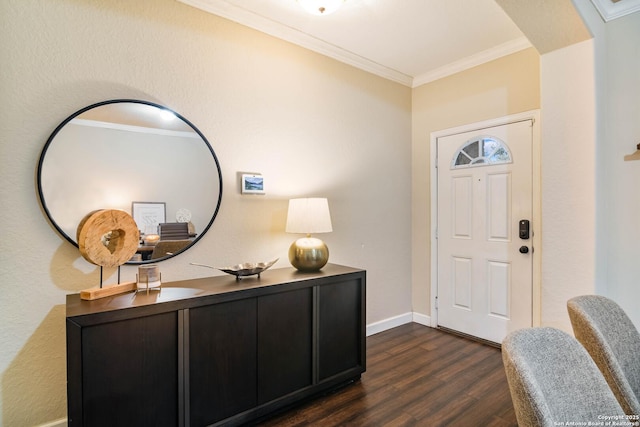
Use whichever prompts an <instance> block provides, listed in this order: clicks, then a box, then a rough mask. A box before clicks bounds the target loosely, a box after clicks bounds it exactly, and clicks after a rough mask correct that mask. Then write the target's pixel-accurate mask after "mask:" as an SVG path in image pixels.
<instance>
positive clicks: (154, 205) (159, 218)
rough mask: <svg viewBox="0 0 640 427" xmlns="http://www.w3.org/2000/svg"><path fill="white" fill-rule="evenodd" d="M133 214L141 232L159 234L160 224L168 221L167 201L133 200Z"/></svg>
mask: <svg viewBox="0 0 640 427" xmlns="http://www.w3.org/2000/svg"><path fill="white" fill-rule="evenodd" d="M131 216H132V217H133V220H134V221H135V222H136V224H137V226H138V230H140V233H141V234H158V224H160V223H162V222H166V218H167V205H166V203H165V202H131Z"/></svg>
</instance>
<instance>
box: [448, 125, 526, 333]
mask: <svg viewBox="0 0 640 427" xmlns="http://www.w3.org/2000/svg"><path fill="white" fill-rule="evenodd" d="M532 123H533V121H532V120H525V121H521V122H516V123H510V124H505V125H501V126H495V127H490V128H486V129H482V130H479V131H472V132H464V133H459V134H455V135H449V136H443V137H439V138H438V139H437V192H438V195H437V201H438V208H437V215H438V216H437V251H438V254H437V256H438V261H437V263H438V273H437V281H438V283H437V305H436V307H437V322H438V326H441V327H445V328H448V329H452V330H455V331H458V332H462V333H465V334H468V335H472V336H475V337H478V338H482V339H485V340H488V341H492V342H496V343H501V342H502V340H503V339H504V337H505V336H506V335H507V334H508V333H509V332H511V331H513V330H516V329H520V328H524V327H530V326H532V283H533V277H532V269H533V262H532V249H533V248H532V243H531V242H532V241H533V238H532V236H531V230H532V229H533V227H532V224H530V227H529V229H530V231H529V235H528V236H526V235H524V234H523V235H521V234H520V231H522V232H523V233H524V232H525V231H526V230H525V229H524V228H526V225H527V224H526V222H524V221H531V220H532V213H533V209H532V191H533V189H532ZM521 222H523V224H522V227H523V229H522V230H521Z"/></svg>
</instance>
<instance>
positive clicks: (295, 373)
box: [258, 288, 313, 404]
mask: <svg viewBox="0 0 640 427" xmlns="http://www.w3.org/2000/svg"><path fill="white" fill-rule="evenodd" d="M312 301H313V291H312V289H311V288H304V289H299V290H295V291H289V292H282V293H277V294H273V295H267V296H263V297H259V298H258V403H259V404H262V403H265V402H269V401H271V400H273V399H276V398H278V397H281V396H284V395H286V394H288V393H291V392H294V391H296V390H299V389H301V388H304V387H306V386H309V385H311V383H312V356H311V353H312V337H313V334H312V318H313V304H312Z"/></svg>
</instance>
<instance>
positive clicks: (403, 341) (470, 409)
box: [259, 323, 517, 427]
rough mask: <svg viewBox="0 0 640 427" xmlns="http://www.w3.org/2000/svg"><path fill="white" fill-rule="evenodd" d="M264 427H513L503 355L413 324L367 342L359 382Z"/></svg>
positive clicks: (314, 401) (514, 424)
mask: <svg viewBox="0 0 640 427" xmlns="http://www.w3.org/2000/svg"><path fill="white" fill-rule="evenodd" d="M259 425H260V426H261V427H275V426H278V427H283V426H284V427H287V426H309V425H313V426H322V427H325V426H326V427H331V426H393V427H395V426H430V427H431V426H457V427H460V426H463V427H464V426H473V427H475V426H516V425H517V422H516V417H515V413H514V410H513V405H512V403H511V396H510V395H509V388H508V385H507V380H506V377H505V374H504V368H503V365H502V356H501V354H500V350H499V349H497V348H494V347H490V346H487V345H484V344H480V343H477V342H474V341H471V340H468V339H465V338H461V337H458V336H455V335H451V334H448V333H445V332H442V331H439V330H436V329H433V328H429V327H426V326H422V325H419V324H416V323H410V324H407V325H403V326H400V327H397V328H394V329H391V330H388V331H385V332H381V333H379V334H376V335H372V336H370V337H368V338H367V372H365V373H364V374H363V375H362V379H361V380H360V381H359V382H356V383H354V384H351V385H349V386H348V387H345V388H343V389H341V390H339V391H337V392H334V393H333V394H330V395H327V396H323V397H320V398H318V399H315V400H313V401H311V402H309V403H307V404H304V405H302V406H299V407H296V408H294V409H292V410H290V411H288V412H286V413H283V414H281V415H279V416H276V417H275V418H272V419H270V420H267V421H265V422H263V423H261V424H259Z"/></svg>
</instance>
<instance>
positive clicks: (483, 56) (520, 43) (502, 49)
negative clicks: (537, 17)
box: [412, 37, 531, 87]
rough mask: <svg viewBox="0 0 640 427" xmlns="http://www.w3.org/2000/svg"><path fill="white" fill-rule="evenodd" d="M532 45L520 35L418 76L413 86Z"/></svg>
mask: <svg viewBox="0 0 640 427" xmlns="http://www.w3.org/2000/svg"><path fill="white" fill-rule="evenodd" d="M530 47H531V43H530V42H529V40H527V38H526V37H520V38H517V39H514V40H511V41H509V42H506V43H503V44H501V45H499V46H496V47H494V48H491V49H487V50H483V51H482V52H478V53H476V54H473V55H471V56H468V57H466V58H462V59H460V60H458V61H455V62H452V63H450V64H448V65H445V66H444V67H440V68H436V69H435V70H433V71H430V72H428V73H425V74H422V75H420V76H416V77H415V78H414V79H413V86H412V87H418V86H421V85H423V84H426V83H430V82H432V81H435V80H438V79H442V78H444V77H447V76H450V75H452V74H456V73H459V72H461V71H465V70H468V69H469V68H473V67H477V66H478V65H482V64H485V63H487V62H491V61H493V60H495V59H498V58H502V57H503V56H507V55H511V54H512V53H516V52H519V51H521V50H524V49H528V48H530Z"/></svg>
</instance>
